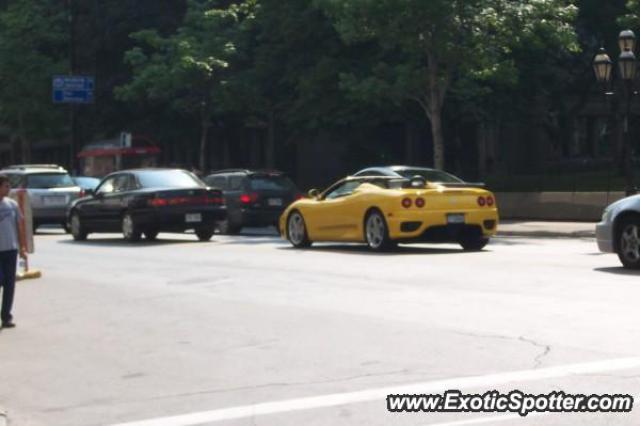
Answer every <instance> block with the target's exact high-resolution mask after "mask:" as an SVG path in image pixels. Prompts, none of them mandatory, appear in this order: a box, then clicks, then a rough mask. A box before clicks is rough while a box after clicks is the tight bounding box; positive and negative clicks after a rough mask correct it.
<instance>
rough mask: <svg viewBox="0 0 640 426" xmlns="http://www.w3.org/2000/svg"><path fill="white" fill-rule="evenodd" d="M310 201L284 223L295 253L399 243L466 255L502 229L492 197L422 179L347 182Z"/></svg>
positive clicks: (289, 214) (376, 178)
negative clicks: (321, 245)
mask: <svg viewBox="0 0 640 426" xmlns="http://www.w3.org/2000/svg"><path fill="white" fill-rule="evenodd" d="M309 196H310V198H308V199H302V200H298V201H296V202H294V203H293V204H291V205H290V206H289V207H288V208H287V210H286V211H285V212H284V213H283V215H282V216H281V217H280V233H281V235H282V236H283V238H286V239H288V240H289V241H290V242H291V244H292V245H293V246H294V247H308V246H310V245H311V243H312V242H314V241H348V242H365V243H366V244H367V245H368V246H369V247H370V248H371V249H372V250H376V251H383V250H386V249H389V248H392V247H393V246H394V245H395V244H397V243H411V242H456V243H459V244H460V245H461V246H462V247H463V249H465V250H481V249H482V248H483V247H484V246H485V245H486V244H487V243H488V242H489V238H490V237H492V236H493V235H495V233H496V230H497V225H498V209H497V207H496V202H495V197H494V195H493V194H492V193H491V192H489V191H487V190H485V189H482V188H477V187H470V186H456V187H453V188H450V187H447V186H443V185H441V184H433V183H429V182H427V180H426V179H424V178H423V177H421V176H416V177H413V178H411V179H407V178H403V177H396V176H355V177H347V178H345V179H342V180H340V181H338V182H336V183H335V184H333V185H331V186H330V187H329V188H328V189H326V190H325V191H323V192H321V193H320V192H318V191H317V190H311V191H309Z"/></svg>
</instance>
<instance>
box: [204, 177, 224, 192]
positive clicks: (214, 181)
mask: <svg viewBox="0 0 640 426" xmlns="http://www.w3.org/2000/svg"><path fill="white" fill-rule="evenodd" d="M205 182H206V183H207V185H209V186H211V187H214V188H219V189H227V188H226V186H227V178H226V177H225V176H209V177H207V178H206V179H205Z"/></svg>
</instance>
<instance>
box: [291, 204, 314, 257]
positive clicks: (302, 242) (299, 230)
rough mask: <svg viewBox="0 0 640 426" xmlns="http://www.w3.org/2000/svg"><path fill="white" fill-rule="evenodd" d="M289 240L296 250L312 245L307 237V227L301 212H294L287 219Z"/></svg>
mask: <svg viewBox="0 0 640 426" xmlns="http://www.w3.org/2000/svg"><path fill="white" fill-rule="evenodd" d="M287 239H288V240H289V242H290V243H291V245H293V246H294V247H296V248H304V247H309V246H310V245H311V241H310V240H309V236H308V235H307V226H306V224H305V223H304V218H303V217H302V214H300V212H297V211H294V212H293V213H291V214H290V215H289V218H288V219H287Z"/></svg>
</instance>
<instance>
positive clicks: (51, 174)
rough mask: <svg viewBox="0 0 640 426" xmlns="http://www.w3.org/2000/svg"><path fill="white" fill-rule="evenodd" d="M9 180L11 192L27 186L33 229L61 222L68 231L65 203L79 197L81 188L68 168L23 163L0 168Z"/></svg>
mask: <svg viewBox="0 0 640 426" xmlns="http://www.w3.org/2000/svg"><path fill="white" fill-rule="evenodd" d="M0 174H4V175H7V176H8V177H9V181H10V182H11V187H12V192H13V191H16V190H19V189H26V190H27V193H28V194H29V199H30V201H31V212H32V214H33V229H34V231H35V229H36V228H37V227H38V226H40V225H45V224H54V225H61V226H62V227H63V228H64V229H65V231H67V225H66V211H67V206H68V205H69V203H71V202H72V201H73V200H75V199H76V198H79V197H80V196H81V193H82V189H81V188H80V187H79V186H78V185H77V184H76V183H75V182H74V181H73V180H72V179H71V176H69V173H67V171H66V170H65V169H64V168H62V167H60V166H57V165H55V164H22V165H16V166H9V167H7V168H5V169H3V170H0Z"/></svg>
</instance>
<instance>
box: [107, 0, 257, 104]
mask: <svg viewBox="0 0 640 426" xmlns="http://www.w3.org/2000/svg"><path fill="white" fill-rule="evenodd" d="M219 3H220V2H219V1H211V0H190V1H189V2H188V11H187V14H186V16H185V19H184V22H183V24H182V26H181V27H180V28H178V30H177V32H176V33H175V34H172V35H169V36H166V37H165V36H162V35H161V34H160V33H159V32H158V31H157V30H151V29H150V30H144V31H139V32H137V33H134V34H132V36H131V37H132V38H133V39H134V40H135V41H136V42H137V44H138V46H136V47H134V48H133V49H131V50H129V51H128V52H126V54H125V61H126V62H127V63H128V64H130V65H131V67H132V68H133V72H134V77H133V79H132V81H131V82H129V83H127V84H125V85H123V86H121V87H118V88H117V89H116V96H117V98H118V99H120V100H123V101H144V100H149V101H153V102H161V103H168V104H170V105H171V106H172V107H173V108H174V109H175V110H177V111H181V112H185V113H193V112H202V111H203V110H205V114H206V115H207V116H211V115H212V114H213V112H214V104H213V99H214V98H215V97H216V96H218V95H219V92H220V90H221V87H222V86H223V85H224V78H225V70H226V69H227V68H228V67H229V60H230V59H231V58H232V57H233V56H234V55H235V54H236V49H235V44H234V39H235V38H236V37H237V32H238V31H242V30H243V27H244V26H246V25H247V22H248V21H250V20H251V19H252V18H253V8H254V6H255V2H254V1H246V2H243V3H240V4H235V3H234V4H232V5H231V6H229V7H227V8H219V7H217V6H219Z"/></svg>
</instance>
